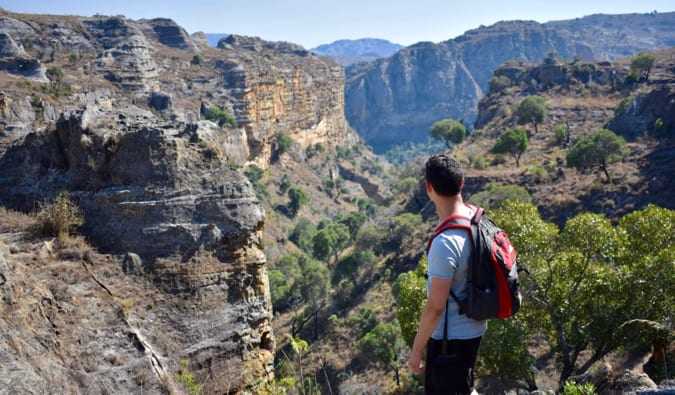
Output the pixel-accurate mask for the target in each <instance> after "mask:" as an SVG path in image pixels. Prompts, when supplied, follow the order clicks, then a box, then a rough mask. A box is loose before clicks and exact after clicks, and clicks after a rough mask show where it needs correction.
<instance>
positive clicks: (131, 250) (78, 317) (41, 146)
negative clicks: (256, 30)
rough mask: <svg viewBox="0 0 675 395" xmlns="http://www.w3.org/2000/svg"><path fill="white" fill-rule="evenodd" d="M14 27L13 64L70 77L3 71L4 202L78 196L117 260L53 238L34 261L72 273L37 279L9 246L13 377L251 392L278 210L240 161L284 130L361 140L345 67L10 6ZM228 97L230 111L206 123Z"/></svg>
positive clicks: (70, 387)
mask: <svg viewBox="0 0 675 395" xmlns="http://www.w3.org/2000/svg"><path fill="white" fill-rule="evenodd" d="M0 35H1V37H0V42H2V45H1V46H0V47H1V48H2V50H1V51H0V52H2V54H7V56H6V58H7V57H9V58H12V59H15V58H17V57H20V56H27V57H29V58H33V59H36V60H37V61H38V63H37V64H41V63H40V62H39V61H40V59H41V58H42V59H43V60H44V61H45V62H48V63H50V64H49V67H53V68H55V69H54V70H57V69H58V70H59V71H60V72H61V73H62V75H58V73H57V74H56V75H57V76H58V80H54V81H52V82H51V83H50V85H44V86H43V87H44V88H43V89H36V88H37V87H36V86H34V85H33V83H34V80H35V79H34V78H32V77H31V78H32V79H29V77H30V76H27V75H25V73H18V72H16V70H14V69H9V68H6V69H3V70H0V79H2V80H3V81H5V82H6V83H3V88H2V92H0V93H1V95H0V163H1V165H0V167H2V169H1V170H0V185H1V188H0V203H1V204H2V205H3V206H5V207H8V208H12V209H16V210H22V211H31V210H33V209H35V208H39V207H40V206H41V205H43V204H44V203H45V202H49V201H51V200H52V199H53V198H54V197H55V196H57V194H59V193H61V192H64V191H65V192H68V196H69V197H70V199H71V200H72V201H73V202H74V203H76V204H77V205H78V206H79V207H80V208H81V209H82V214H83V216H84V225H83V226H82V228H81V232H82V233H83V234H84V235H86V237H87V239H88V240H89V241H90V242H91V243H93V245H94V246H95V247H97V248H98V249H99V250H100V251H102V252H105V253H110V254H113V255H110V256H102V255H101V256H99V255H98V254H89V253H87V254H86V256H82V255H81V254H75V262H76V263H75V264H74V266H73V264H72V263H68V262H62V263H59V264H58V265H56V266H52V265H51V264H52V263H53V262H52V260H53V259H57V258H59V254H60V253H59V252H58V251H59V249H58V248H56V247H54V248H51V247H49V248H47V250H46V252H45V253H44V254H41V255H40V256H38V257H37V258H35V259H36V260H37V262H38V265H40V264H41V265H44V267H48V268H50V269H49V270H55V271H59V270H60V267H63V268H64V270H65V271H67V273H71V274H69V275H68V276H70V277H69V278H66V279H63V278H61V277H58V278H50V277H49V276H46V277H43V276H37V277H35V280H36V281H37V282H36V283H32V282H31V280H30V279H29V276H30V273H31V271H32V270H35V267H34V265H33V266H31V265H27V264H25V262H24V260H25V259H26V258H25V256H23V258H22V255H21V254H20V253H19V251H17V248H16V247H13V246H12V243H11V242H9V241H7V242H6V243H5V241H4V240H5V239H4V238H3V239H2V240H0V251H2V254H0V278H1V279H2V281H1V282H0V293H1V294H2V295H4V296H3V299H1V300H0V311H1V312H2V316H3V317H8V319H7V320H5V319H2V320H0V333H7V334H8V336H9V337H8V338H7V339H5V340H8V341H7V342H6V343H5V344H9V345H10V346H8V347H4V346H3V347H0V359H2V361H3V363H2V364H1V365H2V367H1V368H0V387H2V388H11V389H15V390H17V391H22V389H27V388H33V389H34V390H35V391H38V392H50V391H52V390H53V389H56V390H58V392H63V393H78V392H83V391H85V390H86V391H89V392H91V391H94V392H95V391H99V392H106V391H112V392H115V393H135V392H139V391H141V390H143V391H145V390H147V391H149V392H152V393H159V392H172V391H176V390H178V391H179V390H180V385H179V384H178V381H180V380H178V379H177V376H176V375H177V374H179V373H181V372H182V373H190V374H193V375H194V377H195V380H196V382H198V383H203V385H204V388H203V390H204V393H238V392H241V391H246V390H247V389H248V390H250V388H251V387H252V386H253V385H254V384H256V383H261V382H264V381H266V380H270V379H271V378H272V377H273V372H272V362H273V361H272V359H273V349H274V336H273V333H272V329H271V324H270V321H271V317H272V312H271V303H270V297H269V289H268V282H267V275H266V268H265V263H266V262H265V255H264V253H263V250H262V241H261V240H262V236H263V231H264V212H263V209H262V206H261V204H260V202H259V201H258V199H257V198H256V196H255V192H254V190H253V188H252V186H251V185H250V183H249V182H248V180H247V179H246V178H245V176H244V175H243V171H242V170H241V167H242V166H246V165H248V164H251V163H256V164H258V165H259V166H261V167H266V166H267V165H269V163H270V161H271V160H272V159H273V157H274V154H275V150H277V146H276V144H277V143H276V136H277V135H278V134H279V133H283V134H285V135H287V136H288V137H290V138H291V139H292V140H293V141H294V142H295V143H296V144H297V145H298V146H301V147H307V146H309V145H311V144H316V143H325V144H346V143H348V142H353V141H354V140H355V138H356V137H355V134H354V133H353V131H352V130H351V129H350V128H349V127H348V126H347V123H346V121H345V118H344V107H343V103H344V98H343V96H344V71H343V69H342V68H341V67H340V66H339V65H338V64H337V63H335V62H333V61H331V60H329V59H325V58H320V57H318V56H316V55H313V54H310V53H309V52H307V51H305V50H304V49H303V48H302V47H299V46H295V45H293V44H289V43H269V42H264V41H262V40H260V39H257V38H248V37H240V36H231V37H229V38H227V39H225V40H223V42H222V45H221V47H220V48H210V47H205V46H204V45H203V42H202V41H200V39H199V36H198V35H195V36H194V37H195V40H194V41H193V37H190V36H189V35H187V34H186V33H185V31H184V30H183V29H182V28H180V27H179V26H177V25H176V24H175V23H173V22H172V21H169V20H166V19H153V20H143V21H133V20H129V19H125V18H123V17H103V16H97V17H93V18H80V17H58V16H39V15H38V16H23V15H18V14H9V13H4V12H2V15H0ZM22 48H23V52H21V51H22ZM214 107H215V108H218V109H219V111H221V112H223V113H226V114H228V115H229V116H230V117H232V119H234V122H232V123H231V124H230V125H229V126H219V125H218V124H216V123H214V122H212V121H209V120H206V119H205V118H206V117H207V116H209V109H210V108H214ZM3 237H5V236H3ZM7 237H10V236H7ZM31 259H32V258H31ZM59 265H60V266H59ZM69 265H70V266H69ZM52 267H54V269H51V268H52ZM72 279H76V280H72ZM52 280H53V281H52ZM71 280H72V281H71ZM74 283H77V284H81V285H80V286H79V287H78V288H77V289H75V288H74V285H73V284H74ZM26 294H31V295H41V296H40V297H39V298H37V299H32V298H28V297H27V296H26ZM22 298H23V299H25V300H27V302H26V303H28V304H23V303H22V302H20V300H21V299H22ZM28 300H30V301H28ZM33 302H34V303H37V304H42V306H43V307H42V308H41V309H42V310H41V311H46V310H45V308H46V307H44V306H45V305H44V303H47V304H48V305H49V306H50V307H49V308H50V310H49V311H46V312H45V313H44V314H39V315H35V314H33V313H31V312H34V311H35V310H34V309H33V308H32V307H30V306H32V305H30V303H33ZM101 305H105V306H106V307H105V308H102V309H99V310H95V308H94V306H101ZM108 305H110V306H108ZM55 306H56V307H55ZM79 306H81V307H82V308H81V310H79ZM45 316H46V317H47V318H46V321H41V318H44V317H45ZM45 323H46V324H45ZM49 323H53V325H52V324H49ZM31 328H37V329H36V330H32V329H31ZM12 344H15V345H16V344H19V345H20V346H11V345H12ZM33 354H40V355H41V359H40V360H36V359H34V358H32V357H30V355H33ZM182 360H185V361H187V367H184V366H182V363H181V361H182ZM186 369H188V371H186ZM22 378H23V379H25V381H24V382H21V379H22Z"/></svg>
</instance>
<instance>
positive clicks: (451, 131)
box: [429, 118, 466, 148]
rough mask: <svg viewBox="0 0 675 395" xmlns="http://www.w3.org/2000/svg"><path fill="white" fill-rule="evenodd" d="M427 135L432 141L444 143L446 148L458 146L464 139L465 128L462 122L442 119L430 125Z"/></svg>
mask: <svg viewBox="0 0 675 395" xmlns="http://www.w3.org/2000/svg"><path fill="white" fill-rule="evenodd" d="M429 133H430V134H431V137H433V138H434V139H436V140H440V141H443V142H445V145H446V147H448V148H451V147H452V146H453V145H457V144H460V143H461V142H462V141H464V139H465V138H466V128H465V127H464V125H463V124H462V121H455V120H454V119H451V118H447V119H443V120H441V121H438V122H436V123H434V124H433V125H431V128H430V129H429Z"/></svg>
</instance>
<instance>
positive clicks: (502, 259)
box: [427, 206, 522, 320]
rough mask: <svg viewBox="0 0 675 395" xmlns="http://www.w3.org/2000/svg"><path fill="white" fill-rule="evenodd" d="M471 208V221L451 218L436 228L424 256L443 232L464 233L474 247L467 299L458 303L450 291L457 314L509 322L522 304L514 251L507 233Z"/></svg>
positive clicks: (476, 318) (479, 211) (481, 210)
mask: <svg viewBox="0 0 675 395" xmlns="http://www.w3.org/2000/svg"><path fill="white" fill-rule="evenodd" d="M470 207H471V208H473V209H475V214H474V216H473V218H471V219H469V218H466V217H460V216H451V217H448V218H447V219H446V220H445V221H443V222H442V223H441V224H440V225H439V226H438V227H437V228H436V230H435V231H434V233H433V235H432V236H431V238H430V239H429V242H428V243H427V253H429V248H430V247H431V242H432V241H433V240H434V238H435V237H436V236H438V235H439V234H441V233H443V232H444V231H446V230H448V229H465V230H467V231H468V232H469V235H470V237H471V241H472V247H473V248H472V252H471V257H470V258H469V270H468V276H467V289H468V297H467V298H466V299H464V300H459V298H458V297H457V295H455V294H454V292H452V291H450V295H451V296H452V298H453V299H454V300H455V301H456V302H457V304H459V307H460V309H459V313H460V314H466V316H467V317H469V318H473V319H475V320H486V319H490V318H500V319H504V318H509V317H511V316H513V315H514V314H515V313H516V312H517V311H518V310H519V309H520V303H521V301H522V295H521V294H520V282H519V281H518V268H517V265H516V260H517V257H516V255H517V254H516V250H515V248H513V245H512V244H511V242H510V241H509V238H508V236H507V235H506V232H505V231H504V230H502V229H501V228H499V227H498V226H497V225H495V223H494V222H493V221H492V219H491V218H490V217H488V216H487V215H485V210H483V209H482V208H480V207H473V206H470Z"/></svg>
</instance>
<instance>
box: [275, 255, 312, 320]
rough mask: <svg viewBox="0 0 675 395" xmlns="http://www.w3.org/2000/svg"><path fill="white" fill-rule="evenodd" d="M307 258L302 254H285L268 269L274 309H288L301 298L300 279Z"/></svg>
mask: <svg viewBox="0 0 675 395" xmlns="http://www.w3.org/2000/svg"><path fill="white" fill-rule="evenodd" d="M307 259H308V258H307V257H306V256H305V255H303V254H292V255H287V256H285V257H283V258H281V259H279V261H278V262H277V263H276V266H275V268H274V269H271V270H270V271H269V273H268V278H269V282H270V296H271V298H272V307H273V308H274V310H275V311H285V310H288V309H289V308H292V307H293V306H295V305H296V304H297V303H298V302H299V301H300V300H302V295H301V294H300V282H301V281H300V280H301V277H302V270H303V269H302V267H303V266H307V264H306V262H305V261H306V260H307Z"/></svg>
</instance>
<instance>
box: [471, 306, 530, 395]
mask: <svg viewBox="0 0 675 395" xmlns="http://www.w3.org/2000/svg"><path fill="white" fill-rule="evenodd" d="M528 336H529V331H528V328H527V326H526V325H525V323H524V322H522V321H521V320H520V319H518V317H514V318H512V319H509V320H492V321H490V323H489V325H488V330H487V332H486V333H485V335H484V336H483V339H482V341H481V346H480V358H479V360H478V363H477V368H478V370H479V371H480V372H481V373H482V374H487V375H494V376H496V377H499V379H500V381H502V382H511V383H515V382H518V381H524V382H526V383H527V384H528V388H536V384H535V381H534V379H535V377H534V368H533V366H534V358H533V357H532V355H530V354H529V352H528V350H527V338H528Z"/></svg>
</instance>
